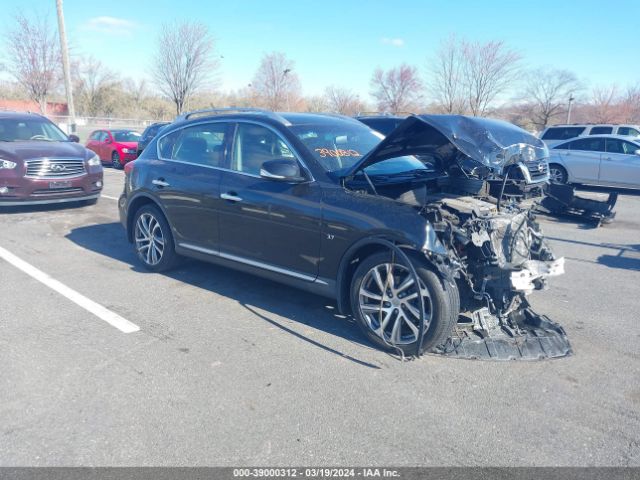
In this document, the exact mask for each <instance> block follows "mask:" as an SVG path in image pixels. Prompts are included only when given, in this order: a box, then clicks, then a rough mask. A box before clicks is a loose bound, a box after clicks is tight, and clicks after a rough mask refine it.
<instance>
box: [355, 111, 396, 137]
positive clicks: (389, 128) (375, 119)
mask: <svg viewBox="0 0 640 480" xmlns="http://www.w3.org/2000/svg"><path fill="white" fill-rule="evenodd" d="M355 118H356V120H358V121H360V122H362V123H364V124H365V125H367V126H368V127H369V128H371V129H372V130H375V131H376V132H380V133H381V134H382V135H384V136H387V135H389V134H390V133H391V132H393V131H394V130H395V129H396V127H397V126H398V125H400V124H401V123H402V122H403V121H404V119H405V118H407V117H406V116H405V117H402V116H399V115H386V114H375V115H358V116H356V117H355Z"/></svg>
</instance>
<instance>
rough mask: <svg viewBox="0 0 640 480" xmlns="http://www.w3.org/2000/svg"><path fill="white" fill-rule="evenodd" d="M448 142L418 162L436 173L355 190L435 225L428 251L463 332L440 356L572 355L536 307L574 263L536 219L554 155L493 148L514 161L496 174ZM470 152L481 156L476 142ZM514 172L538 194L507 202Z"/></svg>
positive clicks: (357, 182)
mask: <svg viewBox="0 0 640 480" xmlns="http://www.w3.org/2000/svg"><path fill="white" fill-rule="evenodd" d="M474 126H475V127H476V128H477V125H474ZM458 131H459V130H458ZM463 133H464V132H463ZM473 133H474V134H476V133H478V132H473ZM392 135H393V134H392ZM479 136H480V137H482V135H479ZM447 137H448V140H449V142H447V143H448V144H445V143H444V141H441V142H440V146H438V147H437V148H431V150H429V149H427V148H422V149H421V150H419V153H420V155H416V156H417V157H418V158H419V159H420V160H421V161H423V163H424V164H425V165H427V166H428V168H427V169H426V170H423V171H418V172H412V174H411V175H405V176H403V175H397V176H391V175H387V176H383V177H376V176H369V175H367V174H366V171H365V172H364V174H362V175H360V178H358V176H354V177H352V178H351V180H352V181H351V182H350V183H347V184H346V185H345V186H347V188H354V189H357V190H360V191H362V193H366V194H374V195H378V196H384V197H388V198H390V199H392V200H394V201H397V202H402V203H405V204H408V205H411V206H412V207H413V208H415V209H416V211H417V212H418V213H419V214H420V215H421V216H422V217H423V218H425V219H426V220H427V222H426V229H427V232H426V241H425V244H424V246H423V247H422V251H423V253H424V255H425V256H426V257H427V258H428V260H429V261H430V263H431V264H432V265H434V266H435V267H436V268H437V269H438V270H439V272H440V274H441V275H442V277H443V278H444V279H446V281H449V282H455V284H456V286H457V289H458V291H459V296H460V316H459V319H458V323H457V326H456V328H454V331H453V334H452V336H451V338H449V339H448V340H447V342H445V344H443V345H440V346H439V347H437V348H436V351H435V353H440V354H444V355H450V356H457V357H462V358H485V359H498V360H508V359H530V360H531V359H541V358H553V357H562V356H566V355H570V354H571V353H572V351H571V346H570V344H569V342H568V340H567V338H566V334H565V332H564V330H563V329H562V328H561V327H560V326H559V325H557V324H556V323H554V322H552V321H551V320H549V319H548V318H547V317H545V316H543V315H538V314H536V313H535V312H533V310H532V309H531V306H530V305H529V302H528V301H527V297H528V295H530V294H531V293H532V292H534V291H536V290H542V289H545V288H546V287H547V280H548V279H549V278H550V277H554V276H557V275H561V274H563V273H564V258H556V257H555V255H554V254H553V252H552V251H551V249H550V247H549V245H548V244H547V242H546V241H545V239H544V235H543V233H542V230H541V228H540V225H539V224H538V223H537V221H536V217H535V215H534V213H533V206H534V205H535V204H536V203H537V201H539V200H540V198H536V196H537V197H540V195H542V192H543V189H542V188H540V187H541V185H543V184H544V182H532V181H531V177H532V176H533V172H541V174H543V175H544V176H546V174H547V170H548V166H547V165H546V159H544V157H542V155H546V148H545V147H544V146H542V147H541V148H540V150H539V153H536V155H538V158H532V155H531V151H532V150H533V147H532V146H531V145H530V144H520V145H519V146H517V148H516V146H511V147H509V148H502V149H499V148H495V138H493V145H492V147H493V148H492V149H487V151H489V150H491V153H492V155H494V156H495V157H497V158H500V152H502V154H503V157H502V158H503V159H504V160H506V159H507V158H508V155H507V152H510V153H509V154H511V155H512V158H513V160H512V161H511V162H510V163H509V162H507V161H505V163H504V164H503V165H501V168H500V169H496V168H486V167H487V165H482V163H481V162H480V161H478V160H482V158H478V156H476V158H475V159H474V158H472V157H471V156H470V155H468V154H467V153H463V152H462V151H461V150H460V149H455V148H451V147H455V146H457V145H456V142H455V140H459V137H456V133H455V131H454V133H453V134H450V135H448V136H447ZM486 137H490V138H491V132H489V133H488V134H487V133H486V132H485V134H484V138H485V140H486ZM387 138H389V137H387ZM535 140H537V139H535ZM485 143H486V142H485ZM398 144H399V142H398V141H397V140H396V142H395V145H396V146H397V145H398ZM393 145H394V144H393V142H390V145H387V146H385V147H383V148H386V149H388V150H391V147H392V146H393ZM465 146H466V147H467V152H469V151H471V150H472V149H470V148H469V145H468V142H467V143H465ZM447 149H448V150H447ZM400 151H401V150H400ZM405 152H406V150H405V151H402V153H405ZM443 152H444V155H443ZM523 152H524V153H525V154H523ZM445 155H446V157H445ZM387 156H388V155H387ZM532 165H534V167H532ZM510 172H511V173H512V172H524V175H519V176H518V175H514V174H513V173H512V180H515V181H517V182H523V183H526V184H527V185H529V186H530V187H533V188H529V189H527V191H528V192H530V193H529V194H527V195H519V196H516V195H508V194H507V192H506V191H505V184H507V180H508V177H509V173H510ZM362 176H364V180H366V182H364V181H363V178H362ZM542 180H545V178H542ZM367 184H368V187H367ZM512 184H513V183H512ZM363 187H364V189H363ZM496 192H497V193H496ZM536 192H537V193H536Z"/></svg>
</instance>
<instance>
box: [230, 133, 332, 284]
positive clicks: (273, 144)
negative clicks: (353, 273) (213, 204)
mask: <svg viewBox="0 0 640 480" xmlns="http://www.w3.org/2000/svg"><path fill="white" fill-rule="evenodd" d="M282 158H287V159H296V160H298V162H299V163H300V161H299V159H298V158H297V155H296V154H295V152H294V150H293V149H292V148H291V146H290V145H289V144H288V143H287V142H286V141H285V140H284V139H283V138H282V137H281V136H280V135H279V134H278V133H277V132H276V131H275V130H273V129H271V128H270V127H267V126H264V125H260V124H257V123H249V122H247V123H243V122H241V123H238V125H237V128H236V133H235V136H234V145H233V149H232V153H231V155H230V163H229V165H228V170H227V171H225V173H224V174H223V177H222V182H221V190H220V191H221V195H222V198H223V203H222V205H221V207H220V254H221V256H223V257H224V258H227V259H230V260H234V261H237V262H240V263H244V264H249V265H252V266H256V267H258V268H262V269H265V270H269V271H274V272H277V273H282V274H284V275H287V276H291V277H295V278H299V279H302V280H307V281H313V280H314V279H315V278H316V276H317V273H318V263H319V261H320V258H319V255H320V224H321V196H322V191H321V187H320V185H319V184H318V183H317V182H313V181H309V182H306V183H297V184H291V183H284V182H280V181H276V180H270V179H264V178H262V177H260V167H261V165H262V163H264V162H265V161H268V160H276V159H282ZM301 169H303V166H302V164H301ZM309 177H310V175H309Z"/></svg>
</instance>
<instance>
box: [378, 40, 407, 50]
mask: <svg viewBox="0 0 640 480" xmlns="http://www.w3.org/2000/svg"><path fill="white" fill-rule="evenodd" d="M380 41H381V42H382V43H383V44H384V45H391V46H393V47H398V48H400V47H404V39H402V38H387V37H382V38H381V39H380Z"/></svg>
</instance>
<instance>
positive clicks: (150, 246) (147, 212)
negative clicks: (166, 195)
mask: <svg viewBox="0 0 640 480" xmlns="http://www.w3.org/2000/svg"><path fill="white" fill-rule="evenodd" d="M133 225H134V231H133V243H134V246H135V249H136V254H137V255H138V258H139V259H140V261H142V263H143V265H144V266H145V268H147V269H148V270H151V271H154V272H162V271H165V270H169V269H170V268H172V267H173V266H174V265H175V263H176V261H177V259H178V255H177V254H176V252H175V246H174V242H173V235H172V234H171V228H170V227H169V223H168V222H167V220H166V219H165V218H164V215H163V214H162V212H161V211H160V210H159V209H158V208H157V207H155V206H154V205H145V206H143V207H142V208H140V210H138V211H137V212H136V216H135V218H134V220H133Z"/></svg>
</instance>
